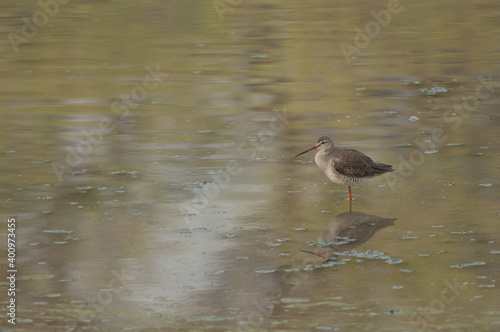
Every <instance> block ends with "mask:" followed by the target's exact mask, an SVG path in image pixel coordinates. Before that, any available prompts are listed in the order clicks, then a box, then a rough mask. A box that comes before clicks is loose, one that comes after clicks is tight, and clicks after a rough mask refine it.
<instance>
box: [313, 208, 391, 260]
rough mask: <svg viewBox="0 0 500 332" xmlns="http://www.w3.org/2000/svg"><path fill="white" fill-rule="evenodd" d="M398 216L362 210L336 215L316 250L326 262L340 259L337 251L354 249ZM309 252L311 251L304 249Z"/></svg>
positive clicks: (317, 244) (389, 224) (320, 238)
mask: <svg viewBox="0 0 500 332" xmlns="http://www.w3.org/2000/svg"><path fill="white" fill-rule="evenodd" d="M396 219H397V218H384V217H379V216H373V215H370V214H366V213H364V212H360V211H352V212H344V213H340V214H338V215H336V216H335V217H333V219H332V220H331V221H330V223H329V224H328V226H327V227H326V229H325V230H324V231H323V233H321V236H320V237H319V240H318V242H317V243H315V245H316V246H317V247H318V248H317V250H316V251H315V252H313V253H312V252H310V253H312V254H314V255H316V256H319V257H321V258H323V260H324V261H325V262H329V261H335V260H337V259H338V255H337V253H342V252H345V251H349V250H353V249H354V248H356V247H358V246H360V245H362V244H363V243H365V242H366V241H368V240H369V239H370V238H371V237H372V236H373V235H375V233H376V232H378V231H379V230H381V229H382V228H385V227H388V226H391V225H394V221H395V220H396ZM303 251H304V250H303ZM304 252H309V251H304Z"/></svg>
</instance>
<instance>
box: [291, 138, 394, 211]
mask: <svg viewBox="0 0 500 332" xmlns="http://www.w3.org/2000/svg"><path fill="white" fill-rule="evenodd" d="M316 149H318V152H317V153H316V157H315V158H314V160H315V161H316V165H318V166H319V168H321V169H322V170H323V172H325V174H326V176H328V178H329V179H330V180H331V181H332V182H334V183H337V184H343V185H346V186H348V187H349V201H351V202H352V194H351V186H353V185H355V184H357V183H360V182H363V181H366V180H369V179H371V178H373V177H374V176H376V175H382V174H384V173H387V172H394V171H395V170H394V169H393V168H392V166H391V165H386V164H381V163H378V162H376V161H374V160H372V159H371V158H370V157H368V156H366V155H365V154H363V153H361V152H359V151H357V150H353V149H348V148H338V147H336V146H335V145H333V141H332V139H331V138H330V137H328V136H321V137H320V138H319V139H318V141H317V143H316V145H315V146H313V147H312V148H310V149H309V150H306V151H304V152H301V153H299V154H298V155H296V156H295V157H298V156H300V155H301V154H304V153H306V152H309V151H311V150H316Z"/></svg>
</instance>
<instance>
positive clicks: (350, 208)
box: [349, 186, 352, 212]
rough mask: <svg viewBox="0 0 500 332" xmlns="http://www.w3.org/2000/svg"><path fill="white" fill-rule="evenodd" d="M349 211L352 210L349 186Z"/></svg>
mask: <svg viewBox="0 0 500 332" xmlns="http://www.w3.org/2000/svg"><path fill="white" fill-rule="evenodd" d="M349 212H352V194H351V186H349Z"/></svg>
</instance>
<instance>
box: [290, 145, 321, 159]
mask: <svg viewBox="0 0 500 332" xmlns="http://www.w3.org/2000/svg"><path fill="white" fill-rule="evenodd" d="M317 148H318V146H313V147H312V148H310V149H309V150H306V151H304V152H301V153H299V154H298V155H296V156H295V157H294V158H297V157H298V156H300V155H301V154H304V153H306V152H309V151H311V150H316V149H317Z"/></svg>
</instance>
